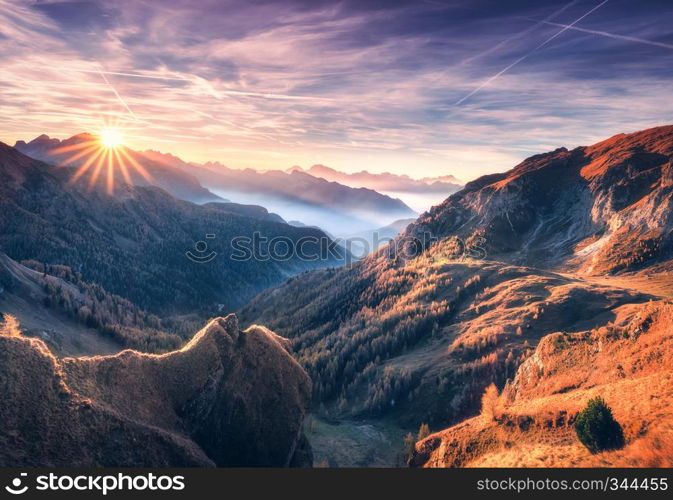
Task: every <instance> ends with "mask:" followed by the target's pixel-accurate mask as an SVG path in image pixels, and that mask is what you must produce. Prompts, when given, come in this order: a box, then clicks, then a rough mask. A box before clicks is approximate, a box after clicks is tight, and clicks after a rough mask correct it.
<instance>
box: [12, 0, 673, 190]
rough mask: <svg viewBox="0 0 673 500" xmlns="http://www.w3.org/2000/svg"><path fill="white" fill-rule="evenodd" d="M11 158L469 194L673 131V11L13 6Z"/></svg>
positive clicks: (642, 5)
mask: <svg viewBox="0 0 673 500" xmlns="http://www.w3.org/2000/svg"><path fill="white" fill-rule="evenodd" d="M0 55H1V61H2V62H1V63H0V107H1V108H2V113H0V140H2V141H5V142H8V143H10V144H13V142H14V141H15V140H17V139H31V138H32V137H34V136H36V135H39V134H41V133H47V134H49V135H52V136H56V137H61V138H64V137H67V136H70V135H73V134H75V133H78V132H82V131H90V132H96V131H98V130H100V129H101V128H103V127H105V126H109V125H114V126H116V127H118V128H120V129H121V130H122V131H123V133H124V136H125V141H126V143H127V144H128V145H129V146H131V147H135V148H139V149H157V150H161V151H167V152H173V153H176V154H178V155H180V156H182V157H183V158H185V159H187V160H194V161H205V160H219V161H221V162H222V163H224V164H228V165H231V166H233V167H256V168H288V167H290V166H292V165H302V166H304V167H308V166H310V165H312V164H315V163H322V164H326V165H329V166H332V167H334V168H338V169H341V170H344V171H357V170H362V169H367V170H370V171H373V172H381V171H386V170H387V171H392V172H396V173H407V174H409V175H411V176H413V177H423V176H435V175H444V174H454V175H456V176H457V177H460V178H462V179H471V178H474V177H476V176H478V175H481V174H484V173H488V172H493V171H501V170H504V169H507V168H509V167H512V166H513V165H514V164H516V163H517V162H518V161H520V160H521V159H522V158H524V157H527V156H530V155H532V154H535V153H538V152H543V151H547V150H550V149H555V148H556V147H559V146H567V147H574V146H577V145H583V144H589V143H592V142H595V141H597V140H600V139H603V138H605V137H607V136H610V135H612V134H615V133H618V132H626V131H633V130H638V129H642V128H646V127H649V126H655V125H660V124H664V123H671V122H673V95H672V91H671V88H673V86H672V85H671V84H672V83H673V2H670V1H654V0H650V1H646V2H642V1H641V2H636V1H632V0H608V1H602V0H591V1H589V0H577V1H574V2H570V1H558V2H556V1H548V2H544V1H507V2H503V1H495V0H491V1H478V0H473V1H467V0H460V1H453V0H427V1H425V2H421V1H415V2H393V1H385V2H363V1H359V2H320V1H292V0H285V1H276V2H258V1H249V0H248V1H228V2H223V1H210V0H200V1H187V0H182V1H175V0H163V1H158V0H157V1H149V0H145V1H142V0H133V1H131V0H106V1H104V2H102V1H101V2H99V1H33V2H31V1H26V0H21V1H19V0H11V1H4V0H0Z"/></svg>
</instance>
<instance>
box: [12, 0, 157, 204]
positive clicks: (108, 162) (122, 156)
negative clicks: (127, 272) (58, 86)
mask: <svg viewBox="0 0 673 500" xmlns="http://www.w3.org/2000/svg"><path fill="white" fill-rule="evenodd" d="M0 1H1V0H0ZM76 137H77V139H78V140H77V141H74V142H73V143H72V144H68V145H66V146H59V147H57V148H55V149H53V150H51V152H52V153H53V154H55V155H59V156H61V157H62V158H63V159H62V160H60V161H59V162H58V163H59V165H61V166H63V167H76V168H77V170H76V171H75V173H74V174H73V175H72V177H71V179H70V183H72V184H74V183H76V182H78V181H79V179H81V178H83V177H84V176H85V175H87V174H89V189H93V188H94V187H95V186H97V185H101V183H100V182H99V180H101V179H102V180H103V183H102V185H103V186H105V188H106V190H107V192H108V194H110V195H112V194H114V191H115V181H116V180H117V179H118V178H119V177H120V176H121V180H122V181H123V183H124V184H127V185H133V184H134V183H135V181H134V179H133V176H134V175H135V174H137V175H139V176H141V177H142V178H143V179H144V180H145V182H147V183H148V184H152V176H151V175H150V173H149V172H148V171H147V169H146V168H145V167H144V166H143V164H144V160H145V156H144V154H143V153H138V152H136V151H132V150H131V149H129V148H127V147H126V146H124V136H123V135H122V134H121V132H120V131H119V129H118V128H116V127H111V126H105V127H103V128H102V129H101V130H100V132H99V133H98V134H80V135H78V136H76Z"/></svg>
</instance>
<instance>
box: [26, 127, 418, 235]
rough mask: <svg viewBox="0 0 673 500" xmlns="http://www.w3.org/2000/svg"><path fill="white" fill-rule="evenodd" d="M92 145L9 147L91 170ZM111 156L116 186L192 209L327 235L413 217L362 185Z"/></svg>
mask: <svg viewBox="0 0 673 500" xmlns="http://www.w3.org/2000/svg"><path fill="white" fill-rule="evenodd" d="M98 144H99V142H98V137H97V136H94V135H92V134H88V133H82V134H77V135H75V136H72V137H70V138H68V139H65V140H59V139H55V138H50V137H49V136H47V135H45V134H43V135H40V136H38V137H36V138H35V139H33V140H31V141H29V142H25V141H17V142H16V144H15V146H14V147H15V148H16V149H17V150H19V151H21V152H22V153H24V154H26V155H27V156H30V157H32V158H35V159H38V160H42V161H44V162H45V163H49V164H52V165H57V166H63V167H76V168H82V167H83V166H85V167H86V166H88V168H89V170H94V168H93V166H92V165H90V164H91V162H90V158H91V156H92V153H91V149H92V148H95V147H96V145H98ZM92 145H93V146H92ZM117 150H118V152H117V153H116V154H115V155H114V156H113V157H112V158H111V161H112V163H113V164H114V166H115V168H114V169H113V170H114V171H120V170H121V169H120V168H119V165H122V164H125V168H124V169H123V170H125V171H126V173H127V174H128V178H127V179H124V177H123V176H121V175H120V174H118V177H119V179H118V181H122V182H126V183H128V184H132V185H135V186H156V187H159V188H162V189H164V190H165V191H166V192H168V193H170V194H171V195H173V196H175V197H176V198H179V199H182V200H185V201H191V202H193V203H198V204H204V203H209V202H220V203H221V202H224V203H227V202H230V201H229V200H232V201H233V202H235V203H236V204H238V205H251V206H256V207H264V208H266V209H269V210H271V211H272V212H277V213H279V214H281V215H279V217H281V216H282V217H281V218H284V219H285V220H292V219H295V220H301V221H302V222H303V223H305V224H306V225H309V226H319V227H321V228H323V229H325V230H328V231H330V232H331V233H332V234H338V235H343V234H345V233H349V232H353V230H355V231H364V230H371V229H373V228H376V227H380V226H382V225H385V224H388V223H390V222H392V221H394V220H396V219H400V218H408V217H411V216H415V215H416V212H414V211H413V210H411V209H410V208H409V207H408V206H407V205H406V204H405V203H404V202H402V201H401V200H399V199H394V198H391V197H390V196H387V195H384V194H380V193H379V192H377V191H375V190H374V189H370V188H367V187H366V186H364V185H361V186H359V185H357V184H354V185H353V186H350V185H345V184H340V183H338V182H328V181H326V180H325V179H323V178H321V177H319V176H314V175H309V174H303V173H300V172H297V173H286V172H282V171H280V170H278V171H275V170H274V171H265V172H262V171H258V170H254V169H245V170H239V169H232V168H228V167H226V166H224V165H222V164H220V163H217V162H209V163H206V164H198V163H188V162H185V161H183V160H182V159H180V158H179V157H177V156H175V155H172V154H170V153H161V152H158V151H153V150H148V151H135V150H132V149H130V148H128V147H125V146H119V147H118V148H117ZM108 161H109V160H105V161H104V163H106V165H103V168H107V163H108ZM87 162H88V163H87ZM94 163H95V162H94ZM231 207H233V205H231V206H230V208H231Z"/></svg>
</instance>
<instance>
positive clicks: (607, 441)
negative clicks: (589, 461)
mask: <svg viewBox="0 0 673 500" xmlns="http://www.w3.org/2000/svg"><path fill="white" fill-rule="evenodd" d="M575 432H576V433H577V437H578V439H579V440H580V442H581V443H582V444H583V445H584V446H586V447H587V449H588V450H589V451H590V452H591V453H598V452H600V451H604V450H616V449H618V448H622V447H623V446H624V432H623V431H622V426H621V425H619V422H617V421H616V420H615V418H614V417H613V416H612V410H611V409H610V407H609V406H608V405H607V404H606V403H605V401H604V400H603V398H601V397H596V398H594V399H592V400H590V401H589V403H588V404H587V407H586V408H585V409H584V410H582V411H581V412H580V414H579V415H578V416H577V419H576V420H575Z"/></svg>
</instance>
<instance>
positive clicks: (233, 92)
mask: <svg viewBox="0 0 673 500" xmlns="http://www.w3.org/2000/svg"><path fill="white" fill-rule="evenodd" d="M69 71H76V72H79V73H98V74H100V75H101V76H102V77H103V78H104V79H105V81H106V83H107V84H108V85H110V82H109V81H108V80H107V78H105V75H118V76H128V77H131V78H144V79H149V80H167V81H177V82H189V83H195V84H197V85H198V84H199V82H207V80H205V79H204V78H201V77H198V76H193V77H191V78H186V77H175V76H158V75H142V74H139V73H125V72H122V71H103V70H89V69H74V68H73V69H70V70H69ZM110 87H112V85H110ZM113 90H114V88H113ZM216 92H217V93H218V94H222V95H235V96H247V97H263V98H266V99H299V100H316V101H332V100H333V99H331V98H329V97H319V96H305V95H291V94H273V93H264V92H249V91H244V90H231V89H225V90H218V91H216ZM116 93H117V92H116V91H115V94H116ZM211 95H213V94H212V93H211ZM213 96H214V97H217V96H215V95H213ZM117 97H119V95H118V94H117ZM120 100H121V98H120ZM122 102H123V101H122ZM124 105H125V106H126V103H124ZM126 107H127V108H128V106H126Z"/></svg>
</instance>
